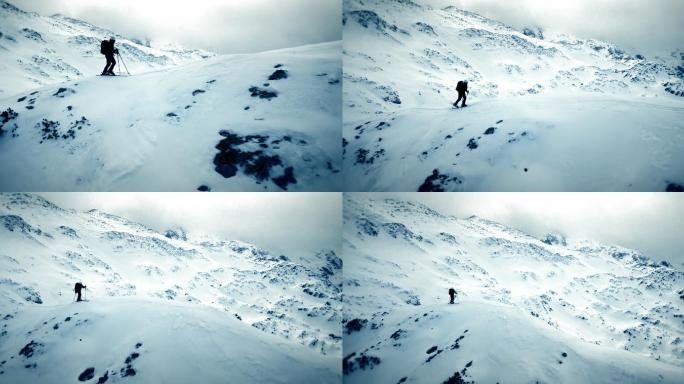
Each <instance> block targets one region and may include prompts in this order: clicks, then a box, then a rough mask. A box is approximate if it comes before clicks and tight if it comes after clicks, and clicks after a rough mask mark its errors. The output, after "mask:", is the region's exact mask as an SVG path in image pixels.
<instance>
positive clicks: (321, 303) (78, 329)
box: [0, 194, 342, 382]
mask: <svg viewBox="0 0 684 384" xmlns="http://www.w3.org/2000/svg"><path fill="white" fill-rule="evenodd" d="M0 244H2V246H0V314H1V315H2V316H0V318H1V319H2V330H1V332H2V334H1V335H0V340H1V341H2V342H0V355H1V358H0V361H2V360H5V362H3V363H2V365H1V366H0V371H2V373H1V374H0V377H3V379H2V380H3V381H4V380H9V381H11V382H35V381H36V380H38V377H43V378H45V377H50V378H54V379H55V380H57V381H60V382H66V381H74V380H73V378H76V377H77V376H78V375H79V374H80V373H81V371H83V370H85V369H86V368H89V367H94V368H95V375H96V376H97V377H100V376H101V375H103V374H105V372H107V371H108V372H109V375H110V376H111V375H112V374H114V373H115V372H118V373H117V375H119V376H124V373H125V371H126V366H127V364H124V359H125V358H126V357H127V356H129V354H131V353H134V352H137V353H139V354H140V357H139V358H138V359H137V360H136V362H135V363H133V364H132V365H133V368H134V370H136V371H137V372H138V374H140V375H141V377H142V375H143V373H142V372H143V371H145V372H146V373H145V374H144V375H150V376H147V377H169V378H171V377H188V378H189V377H191V376H192V377H195V378H199V379H200V381H202V382H225V380H226V379H230V381H253V379H254V377H255V376H254V375H256V374H261V373H264V374H266V375H267V376H268V380H267V381H275V382H288V380H295V378H297V377H300V378H302V380H303V381H309V380H310V379H311V378H313V377H318V376H320V380H323V381H324V382H334V381H336V380H337V381H339V380H340V372H339V360H340V357H341V352H340V351H341V348H342V346H341V335H340V332H341V331H340V320H341V314H340V312H341V297H340V295H341V284H342V282H341V268H342V262H341V260H340V258H339V257H338V256H337V255H336V254H335V253H334V252H333V251H332V250H326V251H321V252H320V253H317V254H315V255H304V256H293V255H274V254H271V253H269V252H268V251H266V250H263V249H260V248H258V247H255V246H253V245H250V244H245V243H242V242H238V241H225V240H209V239H206V238H203V239H193V235H192V234H186V233H185V231H183V230H182V229H178V228H176V229H172V230H168V231H164V234H162V233H158V232H156V231H154V230H152V229H149V228H146V227H145V226H143V225H141V224H137V223H134V222H130V221H128V220H126V219H125V218H121V217H118V216H115V215H111V214H108V213H104V212H101V211H97V210H92V211H88V212H76V211H72V210H64V209H62V208H60V207H57V206H55V205H54V204H52V203H50V202H48V201H46V200H44V199H42V198H40V197H37V196H34V195H25V194H0ZM77 281H81V282H83V283H84V284H85V285H86V286H87V290H86V291H85V295H86V299H87V300H88V302H86V303H83V305H82V304H81V303H79V304H77V303H74V302H73V301H74V293H73V286H74V284H75V282H77ZM67 318H69V319H67ZM138 342H140V343H142V344H143V346H142V347H141V351H138V348H135V347H134V346H135V345H136V343H138ZM31 343H33V344H32V346H29V347H27V348H28V349H34V350H36V351H37V352H35V353H34V356H33V357H31V356H26V354H24V353H22V352H20V351H23V350H24V349H25V348H24V347H25V346H26V345H29V344H31ZM98 351H99V352H98ZM86 355H87V356H88V358H86ZM96 355H97V357H95V356H96ZM285 356H288V357H285ZM67 360H68V361H69V362H68V363H65V364H61V363H60V364H57V363H56V362H57V361H67ZM72 360H73V361H72ZM271 363H272V364H273V366H271ZM34 364H35V365H34ZM288 364H291V366H290V367H286V365H288ZM36 365H37V367H36ZM237 367H239V368H237ZM293 367H294V368H293ZM286 368H287V369H286ZM233 370H234V375H233V374H231V373H230V372H233ZM178 375H180V376H178ZM221 378H222V379H221ZM250 378H252V380H250ZM171 381H174V380H171ZM183 381H184V380H180V381H177V382H183ZM185 381H187V380H185ZM295 381H297V380H295ZM289 382H292V381H289Z"/></svg>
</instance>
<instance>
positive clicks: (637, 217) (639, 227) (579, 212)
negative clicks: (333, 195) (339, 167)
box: [376, 193, 684, 269]
mask: <svg viewBox="0 0 684 384" xmlns="http://www.w3.org/2000/svg"><path fill="white" fill-rule="evenodd" d="M377 195H378V196H376V197H385V196H391V197H398V198H403V199H407V200H412V201H416V202H421V203H424V204H426V205H428V206H429V207H431V208H433V209H435V210H437V211H438V212H441V213H443V214H447V215H453V216H457V217H462V218H463V217H468V216H471V215H477V216H479V217H482V218H486V219H490V220H494V221H497V222H500V223H503V224H506V225H509V226H511V227H514V228H517V229H519V230H522V231H523V232H526V233H529V234H531V235H533V236H535V237H541V236H544V235H546V234H547V233H550V232H557V233H561V234H564V235H565V236H566V237H568V239H573V240H593V241H598V242H601V243H606V244H617V245H622V246H624V247H627V248H632V249H638V250H640V251H642V252H643V253H644V254H646V255H647V256H649V257H651V258H652V259H654V260H657V261H660V260H668V261H670V262H671V263H673V264H676V265H678V266H679V267H680V269H681V268H682V265H683V263H684V236H683V235H682V233H684V231H683V229H684V194H681V193H674V194H668V193H444V194H440V193H396V194H377Z"/></svg>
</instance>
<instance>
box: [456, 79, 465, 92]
mask: <svg viewBox="0 0 684 384" xmlns="http://www.w3.org/2000/svg"><path fill="white" fill-rule="evenodd" d="M464 85H465V84H463V82H462V81H459V82H458V84H456V90H457V91H460V90H462V89H463V86H464Z"/></svg>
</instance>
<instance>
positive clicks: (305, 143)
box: [0, 3, 342, 191]
mask: <svg viewBox="0 0 684 384" xmlns="http://www.w3.org/2000/svg"><path fill="white" fill-rule="evenodd" d="M3 4H4V5H3V8H2V9H0V11H2V15H3V17H4V18H5V19H8V20H12V21H13V23H12V24H10V26H12V25H14V26H15V27H14V30H16V29H18V28H20V27H21V26H22V25H33V24H44V23H48V22H50V23H58V21H59V22H60V23H61V24H59V25H60V26H62V27H63V28H62V29H57V32H59V34H58V33H57V32H54V33H53V34H51V35H50V37H51V41H52V40H55V41H56V43H55V44H54V45H53V44H52V43H50V44H47V43H45V44H44V43H42V42H40V41H34V40H27V38H22V37H20V36H19V32H17V31H14V30H13V31H14V32H13V33H14V35H17V36H16V38H15V40H16V41H13V42H5V41H2V40H0V42H1V43H0V44H4V45H18V46H19V47H17V48H16V49H15V47H14V46H11V47H10V48H12V49H11V50H10V49H9V48H8V49H6V50H5V51H4V52H3V53H2V57H3V61H9V62H12V63H14V61H13V60H23V59H20V58H19V57H23V56H22V55H26V54H28V53H25V52H42V51H43V49H48V50H50V52H52V53H51V55H53V56H56V57H70V58H74V60H76V59H75V58H78V59H79V60H81V61H84V62H88V63H89V64H88V65H90V63H92V65H93V66H95V63H97V66H95V67H93V68H89V69H88V73H87V74H85V75H84V74H83V73H85V72H84V71H85V70H79V71H80V72H81V74H80V75H79V76H75V77H69V78H70V79H72V80H68V81H65V82H62V83H59V84H52V85H46V86H41V87H37V88H31V89H25V90H23V91H21V92H19V93H17V94H15V95H12V96H5V97H1V98H0V163H2V164H3V166H2V167H1V169H0V190H3V191H105V190H106V191H131V190H135V191H195V190H202V191H211V190H213V191H234V190H238V191H283V190H288V191H292V190H295V191H297V190H306V191H328V190H341V188H342V186H341V184H342V180H341V179H342V176H341V172H340V170H341V165H342V164H341V163H342V148H341V146H340V141H341V132H340V126H341V124H342V123H341V121H342V107H341V105H342V91H341V89H342V84H341V77H342V63H341V57H340V51H341V42H331V43H323V44H316V45H309V46H303V47H296V48H289V49H282V50H276V51H269V52H263V53H257V54H242V55H221V56H215V57H209V58H204V59H203V58H199V57H196V55H189V54H188V55H189V56H190V58H194V60H185V61H181V60H180V59H178V60H172V59H171V58H168V59H167V60H162V61H163V62H164V64H169V65H166V66H165V68H162V69H157V70H154V71H152V70H150V69H151V68H156V61H155V59H153V58H150V57H147V56H144V55H142V54H140V55H141V56H140V58H139V59H140V61H141V64H140V65H141V66H148V67H150V69H147V72H142V71H140V72H138V71H137V70H136V69H134V68H132V67H130V66H129V69H130V70H131V71H132V72H133V76H130V77H126V76H119V77H109V76H95V75H96V74H98V73H100V71H101V68H99V66H103V65H104V59H103V56H102V55H100V54H99V39H100V37H92V39H89V40H87V41H85V42H80V43H78V44H77V45H76V46H75V47H72V46H71V45H70V44H72V43H70V42H71V41H72V40H73V39H72V38H74V37H76V36H79V33H84V32H83V30H82V29H80V28H77V27H79V26H81V25H82V22H78V21H74V20H71V19H69V20H70V21H69V23H67V21H64V20H66V19H65V18H63V17H57V16H54V17H51V18H40V17H38V16H31V15H28V16H27V15H25V14H23V13H17V12H20V11H16V10H15V9H14V8H9V6H7V3H3ZM39 21H40V23H39ZM65 23H67V24H65ZM84 25H85V24H84ZM3 28H5V27H4V25H3ZM36 28H37V27H36ZM83 28H86V27H83ZM92 28H93V29H94V30H93V31H91V32H92V34H94V35H97V36H100V35H108V34H107V33H101V32H100V30H99V29H97V28H95V27H92ZM51 30H52V29H51ZM14 35H12V36H14ZM53 35H55V36H53ZM8 36H9V35H8ZM41 36H43V35H41ZM43 38H44V39H46V38H47V33H46V35H45V36H43ZM60 39H61V40H60ZM62 40H64V41H66V43H64V44H61V43H59V42H61V41H62ZM91 40H92V41H91ZM79 41H80V40H79ZM73 44H76V43H73ZM43 45H45V46H46V47H45V48H40V47H42V46H43ZM117 45H119V47H120V49H123V50H126V51H125V52H124V51H123V50H122V52H124V53H122V55H123V56H124V60H126V62H127V63H128V62H129V57H131V56H133V57H135V55H136V54H135V53H134V52H137V51H133V48H136V46H135V45H134V43H130V44H129V43H127V42H125V41H124V43H122V44H119V43H118V42H117ZM47 46H49V48H47ZM143 48H145V47H142V48H141V47H137V48H136V49H139V50H140V51H141V52H142V51H143ZM0 49H1V48H0ZM93 50H98V51H97V52H95V53H93V52H92V51H93ZM129 51H130V52H129ZM185 56H187V55H183V58H185ZM154 57H157V56H154ZM165 57H166V56H165ZM173 57H175V56H173ZM64 60H65V61H66V59H64ZM131 60H132V59H131ZM160 60H161V59H160ZM148 61H151V63H150V62H148ZM182 63H183V65H180V64H182ZM176 64H177V65H176ZM41 68H42V67H41ZM53 69H54V68H53ZM17 71H19V69H17ZM44 71H47V69H44ZM55 71H57V72H58V73H62V74H64V73H67V72H64V70H62V69H55ZM14 72H16V71H3V74H2V75H0V78H2V79H5V78H10V77H11V78H14V77H16V76H19V77H21V76H22V73H23V72H22V73H19V74H16V73H14ZM23 76H24V78H25V79H28V78H29V77H30V76H32V75H30V74H28V73H27V74H24V75H23ZM53 77H54V78H56V79H60V80H63V79H64V78H65V77H64V76H62V77H60V76H57V75H55V76H52V75H51V77H50V79H51V80H50V81H46V82H49V83H54V81H52V78H53ZM75 78H77V79H75ZM3 82H4V80H3Z"/></svg>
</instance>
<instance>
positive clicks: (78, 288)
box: [74, 282, 86, 301]
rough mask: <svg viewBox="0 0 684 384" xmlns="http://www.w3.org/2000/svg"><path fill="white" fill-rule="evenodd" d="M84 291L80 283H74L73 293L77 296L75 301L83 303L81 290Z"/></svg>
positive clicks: (83, 286) (84, 287)
mask: <svg viewBox="0 0 684 384" xmlns="http://www.w3.org/2000/svg"><path fill="white" fill-rule="evenodd" d="M83 289H86V286H85V285H83V284H81V283H80V282H78V283H76V285H75V286H74V292H76V295H77V296H78V297H77V298H76V301H83V300H81V290H83Z"/></svg>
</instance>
